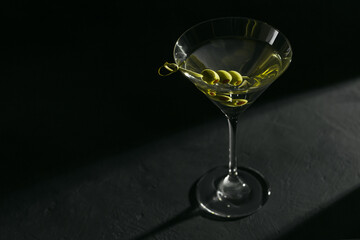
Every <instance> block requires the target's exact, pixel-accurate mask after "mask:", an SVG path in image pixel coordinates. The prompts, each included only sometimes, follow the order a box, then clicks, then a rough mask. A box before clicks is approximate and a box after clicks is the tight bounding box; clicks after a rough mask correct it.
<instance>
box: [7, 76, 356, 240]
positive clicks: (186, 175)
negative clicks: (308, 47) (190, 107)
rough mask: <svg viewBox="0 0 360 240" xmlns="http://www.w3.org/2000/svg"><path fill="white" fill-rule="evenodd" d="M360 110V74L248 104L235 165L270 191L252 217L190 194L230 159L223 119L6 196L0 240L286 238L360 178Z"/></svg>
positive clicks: (342, 194)
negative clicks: (208, 205) (226, 213)
mask: <svg viewBox="0 0 360 240" xmlns="http://www.w3.org/2000/svg"><path fill="white" fill-rule="evenodd" d="M359 116H360V79H359V80H354V81H348V82H347V83H344V84H342V85H341V84H340V85H336V86H332V87H329V88H326V89H322V90H317V91H313V92H308V93H305V94H302V95H298V96H293V97H291V98H286V99H282V100H279V101H276V102H272V103H269V104H264V105H261V106H256V104H254V106H252V109H249V110H248V112H247V113H246V114H244V116H243V117H242V120H241V122H240V128H239V154H238V155H239V161H240V163H239V164H240V165H244V166H250V167H252V168H255V169H257V170H259V171H260V172H261V173H262V174H263V175H264V176H265V177H266V178H267V179H268V181H269V182H270V184H271V188H272V195H271V196H270V199H269V201H268V202H267V203H266V205H265V206H264V207H263V208H262V209H261V210H260V211H258V212H257V213H255V214H253V215H251V216H249V217H246V218H243V219H239V220H235V221H220V220H217V219H212V218H209V217H207V216H206V215H204V214H202V213H201V211H199V209H198V207H197V206H196V204H194V201H193V188H192V186H193V185H194V183H195V182H196V180H197V179H198V178H199V177H200V176H201V175H202V174H203V173H205V172H206V171H207V170H209V169H210V168H212V167H214V166H217V165H225V164H226V163H227V154H228V153H227V148H228V146H227V141H228V135H227V125H226V121H225V118H224V119H218V120H213V121H210V122H209V123H208V124H206V125H203V126H198V127H194V128H192V129H188V130H186V131H183V132H181V133H178V134H176V135H173V136H169V137H166V138H163V139H162V140H159V141H157V142H153V143H149V144H147V145H144V146H141V147H138V148H134V149H132V150H129V151H127V152H124V153H122V154H119V155H118V156H112V157H109V158H106V159H99V161H97V162H95V163H92V164H91V165H89V166H86V167H84V168H81V169H78V170H76V171H73V172H70V173H67V174H63V175H61V176H57V177H54V178H52V179H51V180H49V181H47V182H42V183H38V184H37V185H34V186H31V187H29V188H27V189H24V190H21V191H17V192H14V193H12V194H8V195H6V196H5V197H2V198H1V199H0V213H1V214H0V239H9V240H12V239H51V240H55V239H59V240H60V239H61V240H67V239H86V240H90V239H97V240H112V239H173V240H175V239H249V240H252V239H278V238H280V237H284V236H286V234H287V233H289V232H291V231H293V230H295V229H296V228H297V227H298V226H300V225H303V224H304V223H306V222H307V221H309V220H310V219H312V218H313V217H314V216H317V215H318V214H319V213H321V212H323V211H326V209H328V208H329V207H330V206H332V205H333V204H334V203H336V202H337V201H340V200H341V199H342V198H344V197H346V196H348V195H349V194H351V193H352V192H353V191H355V190H356V189H357V188H358V187H359V186H360V138H359V132H360V118H359ZM354 208H359V207H358V206H354ZM358 212H359V211H358Z"/></svg>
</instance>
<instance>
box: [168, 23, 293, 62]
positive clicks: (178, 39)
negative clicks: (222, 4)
mask: <svg viewBox="0 0 360 240" xmlns="http://www.w3.org/2000/svg"><path fill="white" fill-rule="evenodd" d="M226 19H234V20H235V19H238V20H240V19H242V20H252V21H256V22H258V23H260V24H262V25H267V26H269V27H270V28H272V29H274V30H275V31H277V32H278V34H280V35H281V36H282V37H283V38H284V39H285V41H286V43H287V45H288V46H289V49H290V52H291V55H293V50H292V47H291V44H290V41H289V39H288V38H287V37H286V36H285V34H283V33H282V32H281V31H280V30H279V29H277V28H275V27H273V26H272V25H270V24H268V23H267V22H264V21H261V20H257V19H254V18H250V17H234V16H233V17H231V16H229V17H218V18H210V19H207V20H204V21H201V22H199V23H197V24H195V25H193V26H191V27H190V28H188V29H186V30H185V31H184V32H183V33H182V34H181V35H180V36H179V37H178V38H177V40H176V42H175V45H174V48H173V58H174V60H175V62H176V59H177V58H176V57H175V54H176V52H175V50H176V46H177V44H178V42H179V41H180V39H181V38H182V37H183V36H185V34H187V33H188V32H190V31H191V30H192V29H194V28H196V27H198V26H200V25H203V24H205V23H209V22H214V21H218V20H226ZM291 58H292V57H291ZM290 61H291V60H290Z"/></svg>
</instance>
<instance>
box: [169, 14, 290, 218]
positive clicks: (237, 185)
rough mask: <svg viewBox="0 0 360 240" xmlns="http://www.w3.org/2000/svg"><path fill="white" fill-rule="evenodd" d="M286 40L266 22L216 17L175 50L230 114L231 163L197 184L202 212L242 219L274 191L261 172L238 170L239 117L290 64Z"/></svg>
mask: <svg viewBox="0 0 360 240" xmlns="http://www.w3.org/2000/svg"><path fill="white" fill-rule="evenodd" d="M291 57H292V50H291V46H290V43H289V41H288V40H287V38H286V37H285V36H284V35H283V34H282V33H280V32H279V30H277V29H275V28H273V27H272V26H270V25H269V24H267V23H264V22H261V21H258V20H254V19H249V18H241V17H228V18H217V19H212V20H208V21H205V22H202V23H199V24H197V25H195V26H193V27H192V28H190V29H188V30H187V31H186V32H185V33H183V34H182V35H181V36H180V38H179V39H178V40H177V42H176V44H175V48H174V59H175V64H173V65H172V66H171V65H167V66H166V68H167V69H168V70H169V71H175V70H180V71H181V72H182V73H183V74H184V75H185V76H186V77H187V78H188V79H189V80H190V81H191V82H192V83H193V84H194V85H195V86H196V87H197V88H198V89H199V90H200V91H201V92H203V93H204V94H205V95H206V96H207V97H208V98H209V99H210V101H212V102H213V103H214V104H215V105H216V106H217V107H218V108H219V109H220V110H221V111H222V112H223V113H224V114H225V116H226V118H227V121H228V125H229V165H228V167H223V166H221V167H217V168H214V169H212V170H210V171H209V172H207V173H206V174H204V175H203V176H202V177H201V178H200V179H199V181H198V182H197V193H196V196H197V200H198V202H199V205H200V206H201V208H203V209H204V210H206V211H208V212H209V213H211V214H214V215H216V216H219V217H225V218H239V217H244V216H247V215H250V214H252V213H254V212H255V211H257V210H258V209H260V208H261V207H262V206H263V205H264V204H265V202H266V201H267V199H268V197H269V195H270V187H269V184H268V183H267V181H266V180H265V179H264V177H263V176H262V174H260V173H259V172H258V171H256V170H253V169H250V168H246V167H238V163H237V154H236V130H237V125H238V118H239V116H240V115H241V113H243V112H244V111H245V110H246V109H247V108H248V107H249V106H250V105H251V104H252V103H253V102H254V101H255V100H256V98H257V97H259V96H260V94H261V93H262V92H263V91H264V90H265V89H266V88H267V87H269V86H270V84H271V83H272V82H274V81H275V80H276V79H277V78H278V77H279V76H280V75H281V74H282V73H283V72H284V71H285V70H286V69H287V67H288V66H289V64H290V61H291Z"/></svg>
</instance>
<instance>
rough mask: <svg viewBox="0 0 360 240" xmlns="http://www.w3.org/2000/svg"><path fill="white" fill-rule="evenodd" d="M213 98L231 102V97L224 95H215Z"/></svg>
mask: <svg viewBox="0 0 360 240" xmlns="http://www.w3.org/2000/svg"><path fill="white" fill-rule="evenodd" d="M213 99H215V100H217V101H220V102H231V100H232V98H231V97H229V96H226V95H216V96H214V97H213Z"/></svg>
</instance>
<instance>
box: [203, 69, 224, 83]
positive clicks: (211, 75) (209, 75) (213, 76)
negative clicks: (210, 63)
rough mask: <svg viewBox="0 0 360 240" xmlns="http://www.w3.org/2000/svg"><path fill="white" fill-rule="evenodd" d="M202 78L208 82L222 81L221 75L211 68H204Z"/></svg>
mask: <svg viewBox="0 0 360 240" xmlns="http://www.w3.org/2000/svg"><path fill="white" fill-rule="evenodd" d="M201 74H202V80H203V81H204V82H207V83H208V84H211V85H213V84H215V83H218V82H219V81H220V77H219V75H218V74H217V73H216V72H215V71H213V70H211V69H204V70H203V71H202V72H201Z"/></svg>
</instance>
